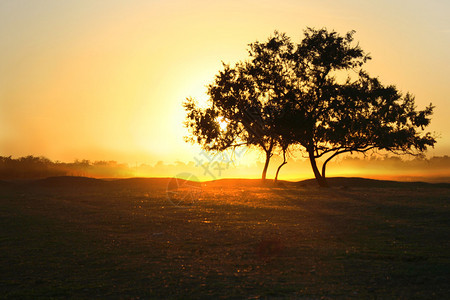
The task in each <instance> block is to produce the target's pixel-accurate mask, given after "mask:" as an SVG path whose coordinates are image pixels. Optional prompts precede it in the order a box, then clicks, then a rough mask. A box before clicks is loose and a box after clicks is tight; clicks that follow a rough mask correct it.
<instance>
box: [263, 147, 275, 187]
mask: <svg viewBox="0 0 450 300" xmlns="http://www.w3.org/2000/svg"><path fill="white" fill-rule="evenodd" d="M271 156H272V155H271V151H270V152H269V151H266V162H265V163H264V169H263V172H262V178H261V179H262V181H266V175H267V169H268V168H269V162H270V157H271Z"/></svg>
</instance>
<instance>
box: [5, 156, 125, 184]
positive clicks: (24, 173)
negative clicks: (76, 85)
mask: <svg viewBox="0 0 450 300" xmlns="http://www.w3.org/2000/svg"><path fill="white" fill-rule="evenodd" d="M52 176H88V177H131V176H133V173H132V172H130V170H129V168H128V165H126V164H118V163H117V162H115V161H96V162H91V161H89V160H75V161H74V162H72V163H64V162H59V161H56V162H54V161H51V160H50V159H48V158H46V157H35V156H31V155H30V156H26V157H20V158H17V159H14V158H11V156H9V157H5V156H0V179H33V178H46V177H52Z"/></svg>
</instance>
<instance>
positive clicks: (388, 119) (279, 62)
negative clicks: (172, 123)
mask: <svg viewBox="0 0 450 300" xmlns="http://www.w3.org/2000/svg"><path fill="white" fill-rule="evenodd" d="M353 34H354V32H353V31H352V32H348V33H347V34H346V35H345V36H341V35H339V34H338V33H336V32H334V31H331V32H330V31H328V30H326V29H320V30H316V29H311V28H307V29H306V30H305V31H304V38H303V40H302V41H301V42H300V43H299V44H297V45H294V44H293V43H292V42H291V40H290V39H289V38H288V37H287V36H286V35H285V34H280V33H278V32H275V35H274V36H273V37H270V38H269V39H268V41H267V42H265V43H260V42H255V43H253V44H250V50H249V54H250V59H249V60H248V61H246V62H240V63H238V64H236V66H235V67H233V68H231V67H230V66H225V67H224V70H223V71H221V72H220V73H219V75H217V77H216V80H215V82H214V83H213V84H211V85H210V86H209V89H208V95H209V96H210V97H209V103H208V107H207V108H206V109H200V108H198V107H197V106H196V105H195V103H194V101H193V100H192V99H189V100H188V101H187V102H186V103H185V108H186V110H187V112H188V114H187V121H186V125H187V126H188V128H189V129H190V131H191V136H190V140H191V141H193V142H197V143H199V144H201V145H202V146H203V147H204V148H205V149H207V150H217V151H222V150H225V149H227V148H230V147H237V146H241V145H246V146H256V147H259V148H261V149H262V150H264V152H265V154H266V163H265V167H264V170H263V179H264V178H265V176H266V172H267V167H268V164H269V160H270V157H271V156H272V154H273V153H274V151H275V149H277V148H278V149H280V151H282V153H283V154H285V153H286V151H287V150H288V149H289V147H292V146H293V145H297V146H300V148H302V149H304V150H305V152H306V153H307V155H308V157H309V160H310V163H311V167H312V169H313V173H314V175H315V177H316V179H317V181H318V183H319V185H320V186H327V183H326V179H325V178H326V166H327V164H328V162H329V161H330V160H332V159H333V158H334V157H336V156H337V155H340V154H342V153H353V152H359V153H363V152H366V151H369V150H371V149H382V150H387V151H392V152H396V153H401V154H405V153H409V154H416V153H420V152H422V151H424V150H426V149H427V147H428V146H433V145H434V143H435V142H436V141H435V139H434V138H433V137H432V135H431V134H430V133H424V132H423V130H424V128H425V127H426V126H427V125H428V124H429V123H430V116H431V114H432V111H433V107H432V105H431V104H430V105H429V106H428V107H426V108H425V109H424V110H421V111H418V110H416V107H415V104H414V97H413V96H412V95H410V94H406V95H402V94H401V93H400V92H399V91H398V90H397V89H396V87H395V86H393V85H389V86H385V85H383V84H381V82H380V81H379V80H378V79H377V78H373V77H370V76H369V75H368V74H367V73H366V72H365V71H364V70H363V65H364V64H365V63H366V62H367V60H369V59H370V57H369V56H368V55H367V54H365V53H364V51H363V50H362V49H361V48H360V46H359V45H358V44H356V45H355V44H354V43H353ZM221 120H225V121H226V123H227V127H226V128H225V129H223V128H221V126H220V121H221ZM319 159H320V160H322V161H323V163H322V167H321V170H320V169H319V166H318V160H319ZM284 162H285V160H284ZM278 171H279V169H278V170H277V176H278Z"/></svg>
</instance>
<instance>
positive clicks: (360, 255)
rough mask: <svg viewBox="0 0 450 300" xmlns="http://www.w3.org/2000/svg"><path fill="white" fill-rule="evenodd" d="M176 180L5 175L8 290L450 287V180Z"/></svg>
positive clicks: (131, 294)
mask: <svg viewBox="0 0 450 300" xmlns="http://www.w3.org/2000/svg"><path fill="white" fill-rule="evenodd" d="M168 185H169V180H166V179H153V180H152V179H140V180H137V179H134V180H133V179H131V180H121V181H110V182H103V181H92V180H86V181H83V180H81V181H80V180H78V181H77V182H76V183H75V182H73V181H71V179H70V178H69V179H67V178H66V179H59V181H58V180H53V181H52V180H48V181H42V182H40V183H35V184H32V183H28V184H21V185H18V186H9V185H8V184H3V185H2V186H1V187H0V199H1V200H0V265H1V267H2V272H1V273H2V275H1V277H0V278H1V279H0V295H3V297H4V298H30V299H31V298H32V299H35V298H39V297H42V298H61V297H64V298H71V297H72V298H238V299H241V298H250V299H266V298H269V299H271V298H293V299H297V298H299V299H318V298H319V299H320V298H324V299H335V298H365V299H370V298H373V299H375V298H379V299H386V298H404V299H411V298H445V297H447V295H448V293H449V292H450V287H449V284H448V283H447V280H448V278H449V275H450V274H449V273H450V271H449V267H450V253H449V240H448V237H449V236H450V218H449V216H450V214H449V212H450V208H449V202H450V197H449V194H450V193H449V191H450V189H449V188H448V187H445V186H441V187H437V186H432V185H401V186H389V185H386V186H385V187H383V186H381V187H380V186H378V187H365V188H363V187H354V188H346V189H341V188H338V187H335V188H331V189H328V190H323V189H318V188H316V187H314V186H311V185H301V184H300V185H299V184H290V183H285V184H284V185H283V187H273V186H267V187H265V186H260V185H259V184H258V182H257V181H248V180H246V181H236V180H234V181H221V182H213V183H208V184H206V185H205V184H203V185H202V186H201V187H199V186H194V187H189V186H184V187H183V188H182V189H178V190H177V189H173V188H169V190H170V191H171V192H173V191H175V193H172V194H170V195H169V196H170V197H171V198H170V199H168V195H167V186H168ZM169 186H170V185H169ZM174 197H175V198H174ZM169 200H171V201H169ZM175 200H176V201H175ZM192 200H195V201H194V202H193V201H192ZM173 203H176V204H178V206H174V205H173Z"/></svg>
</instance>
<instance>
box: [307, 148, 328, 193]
mask: <svg viewBox="0 0 450 300" xmlns="http://www.w3.org/2000/svg"><path fill="white" fill-rule="evenodd" d="M308 154H309V161H310V163H311V167H312V169H313V172H314V176H315V177H316V180H317V183H318V184H319V186H321V187H329V186H328V183H327V181H326V180H325V178H324V177H323V176H322V175H321V174H320V172H319V168H317V163H316V158H315V157H314V150H308Z"/></svg>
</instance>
